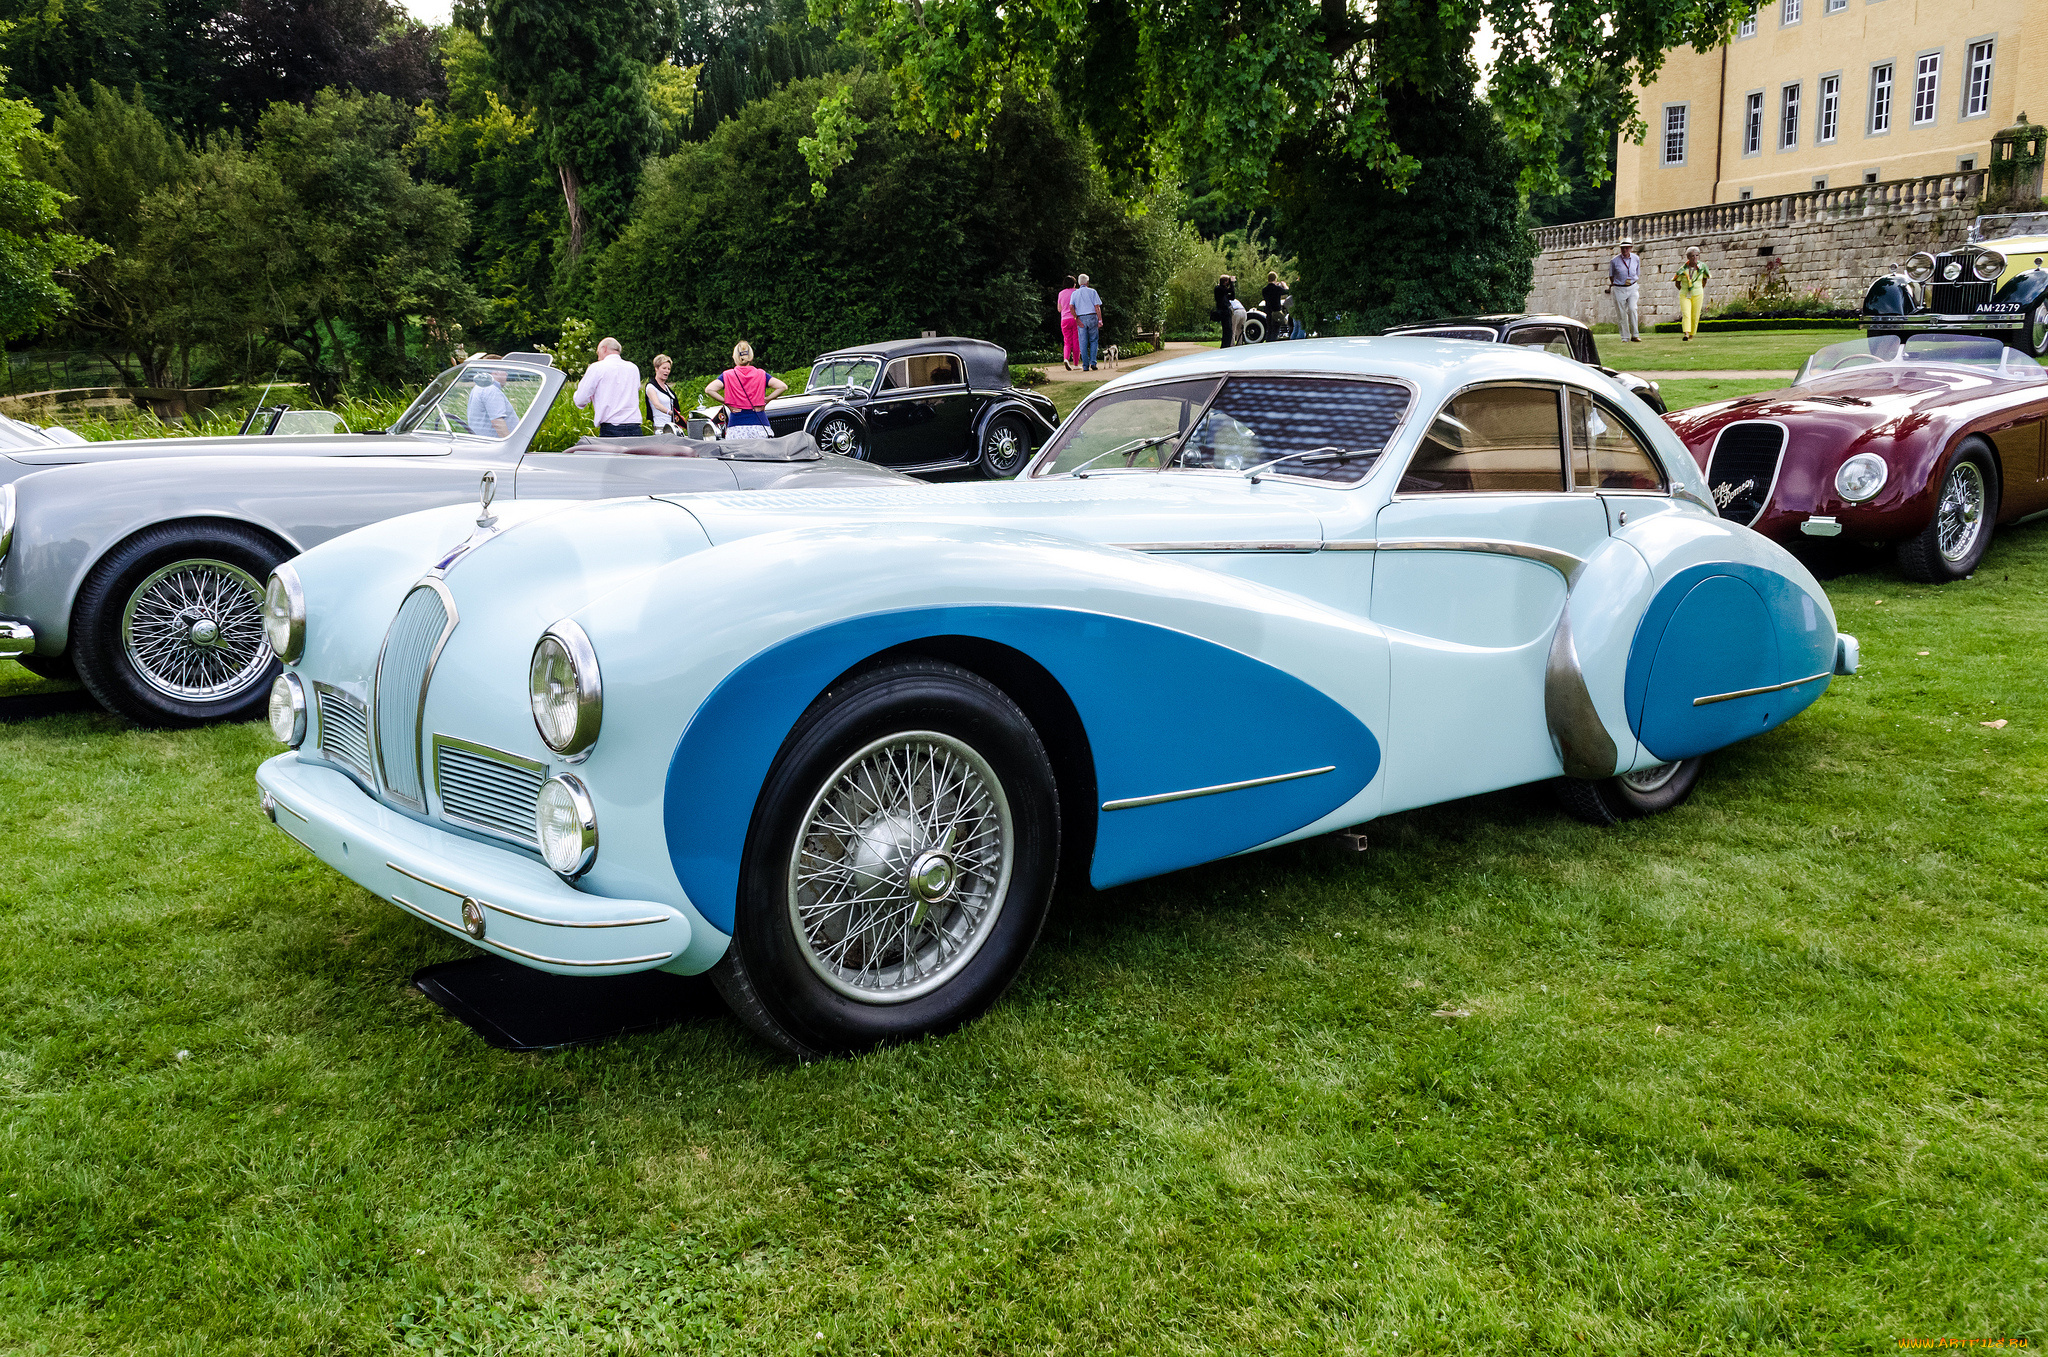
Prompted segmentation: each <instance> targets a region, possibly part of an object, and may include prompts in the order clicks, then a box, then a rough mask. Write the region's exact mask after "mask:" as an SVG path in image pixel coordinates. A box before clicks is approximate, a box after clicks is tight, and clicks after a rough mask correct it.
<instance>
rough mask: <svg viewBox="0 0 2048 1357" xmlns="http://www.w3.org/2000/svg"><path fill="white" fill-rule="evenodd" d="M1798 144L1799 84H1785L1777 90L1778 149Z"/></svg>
mask: <svg viewBox="0 0 2048 1357" xmlns="http://www.w3.org/2000/svg"><path fill="white" fill-rule="evenodd" d="M1798 144H1799V86H1797V85H1787V86H1785V88H1784V89H1782V90H1780V91H1779V92H1778V149H1779V150H1781V151H1789V150H1791V149H1792V148H1793V147H1795V146H1797V145H1798Z"/></svg>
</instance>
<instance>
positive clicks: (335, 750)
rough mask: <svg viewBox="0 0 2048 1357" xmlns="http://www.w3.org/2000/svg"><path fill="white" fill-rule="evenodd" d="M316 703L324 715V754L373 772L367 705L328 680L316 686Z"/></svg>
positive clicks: (363, 771) (360, 773) (359, 770)
mask: <svg viewBox="0 0 2048 1357" xmlns="http://www.w3.org/2000/svg"><path fill="white" fill-rule="evenodd" d="M313 705H314V707H315V709H316V713H317V715H318V716H319V718H320V756H321V757H322V758H325V759H330V760H332V761H333V762H335V763H338V764H341V765H342V766H343V767H346V768H353V769H354V770H355V771H356V773H357V775H358V776H361V777H365V778H367V777H368V776H369V775H370V718H369V714H368V713H366V712H365V711H364V710H363V704H362V703H360V702H358V701H356V700H355V699H354V698H352V697H350V696H349V695H348V694H347V693H344V692H342V691H341V690H339V689H337V688H330V687H328V686H327V685H326V684H324V683H316V684H314V685H313Z"/></svg>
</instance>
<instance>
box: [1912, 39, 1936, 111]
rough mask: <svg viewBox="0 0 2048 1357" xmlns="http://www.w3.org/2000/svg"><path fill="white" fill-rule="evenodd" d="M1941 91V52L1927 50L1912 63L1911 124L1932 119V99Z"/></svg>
mask: <svg viewBox="0 0 2048 1357" xmlns="http://www.w3.org/2000/svg"><path fill="white" fill-rule="evenodd" d="M1940 92H1941V53H1939V52H1929V53H1928V54H1927V55H1926V56H1924V57H1921V58H1919V59H1918V60H1917V61H1915V62H1914V63H1913V126H1915V127H1924V126H1925V125H1927V124H1928V123H1931V122H1933V121H1934V101H1935V99H1936V97H1937V96H1938V95H1939V94H1940Z"/></svg>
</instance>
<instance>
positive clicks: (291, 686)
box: [270, 674, 306, 749]
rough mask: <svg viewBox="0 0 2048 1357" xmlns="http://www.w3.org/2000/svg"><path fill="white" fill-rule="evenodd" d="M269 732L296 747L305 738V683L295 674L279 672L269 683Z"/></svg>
mask: <svg viewBox="0 0 2048 1357" xmlns="http://www.w3.org/2000/svg"><path fill="white" fill-rule="evenodd" d="M270 733H271V734H272V735H275V736H276V737H277V741H278V743H279V744H288V745H290V746H291V747H292V748H294V749H297V748H298V747H299V746H300V744H302V743H304V741H305V738H306V685H304V684H303V683H300V682H299V676H298V675H297V674H279V675H278V676H277V682H275V683H273V684H271V685H270Z"/></svg>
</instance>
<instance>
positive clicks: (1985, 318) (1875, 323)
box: [1858, 311, 2027, 335]
mask: <svg viewBox="0 0 2048 1357" xmlns="http://www.w3.org/2000/svg"><path fill="white" fill-rule="evenodd" d="M1858 323H1859V324H1861V325H1862V326H1863V328H1864V329H1866V330H1883V331H1886V332H1887V333H1892V334H1913V333H1918V332H1922V331H1935V332H1944V331H1946V332H1955V333H1961V334H1973V335H1975V334H1988V333H1996V332H1998V331H2002V330H2024V329H2026V328H2027V316H2026V313H2025V312H2023V311H2000V312H1997V313H1995V314H1987V315H1981V316H1961V315H1941V314H1939V313H1937V312H1933V311H1921V312H1916V313H1915V314H1913V315H1909V316H1872V315H1865V316H1864V317H1863V318H1862V319H1861V321H1859V322H1858Z"/></svg>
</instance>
